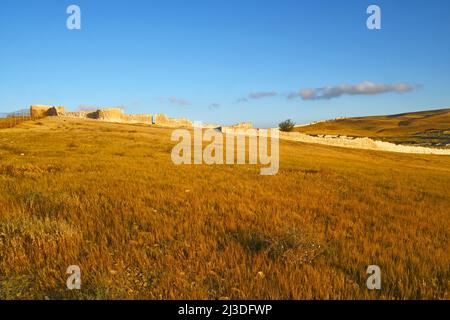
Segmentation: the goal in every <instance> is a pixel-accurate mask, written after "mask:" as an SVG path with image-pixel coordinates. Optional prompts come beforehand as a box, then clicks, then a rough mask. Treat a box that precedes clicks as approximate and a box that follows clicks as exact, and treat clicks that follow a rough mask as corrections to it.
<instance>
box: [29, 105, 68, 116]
mask: <svg viewBox="0 0 450 320" xmlns="http://www.w3.org/2000/svg"><path fill="white" fill-rule="evenodd" d="M60 113H64V107H62V106H56V107H54V106H46V105H40V104H35V105H32V106H31V107H30V115H31V117H32V118H35V119H36V118H43V117H48V116H58V115H59V114H60Z"/></svg>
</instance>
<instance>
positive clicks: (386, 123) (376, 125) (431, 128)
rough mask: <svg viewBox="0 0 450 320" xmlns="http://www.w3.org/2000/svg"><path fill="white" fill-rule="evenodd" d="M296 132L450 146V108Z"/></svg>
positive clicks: (338, 122)
mask: <svg viewBox="0 0 450 320" xmlns="http://www.w3.org/2000/svg"><path fill="white" fill-rule="evenodd" d="M295 131H299V132H303V133H306V134H312V135H318V134H328V135H336V134H337V135H347V136H354V137H371V138H374V139H377V140H384V141H389V142H394V143H405V144H418V143H430V142H431V143H433V144H436V143H439V142H441V143H443V144H447V143H450V109H439V110H428V111H420V112H409V113H403V114H394V115H387V116H369V117H355V118H344V119H338V120H332V121H327V122H319V123H316V124H312V125H308V126H302V127H297V128H295Z"/></svg>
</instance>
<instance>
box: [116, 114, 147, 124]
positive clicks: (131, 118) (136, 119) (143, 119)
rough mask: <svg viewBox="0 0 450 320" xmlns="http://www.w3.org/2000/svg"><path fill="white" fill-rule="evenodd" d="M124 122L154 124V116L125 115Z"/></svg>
mask: <svg viewBox="0 0 450 320" xmlns="http://www.w3.org/2000/svg"><path fill="white" fill-rule="evenodd" d="M122 120H123V121H126V122H131V123H147V124H152V122H153V115H151V114H124V115H123V116H122Z"/></svg>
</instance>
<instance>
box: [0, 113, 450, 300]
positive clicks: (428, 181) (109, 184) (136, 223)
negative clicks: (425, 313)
mask: <svg viewBox="0 0 450 320" xmlns="http://www.w3.org/2000/svg"><path fill="white" fill-rule="evenodd" d="M40 123H41V124H40V125H39V124H38V123H37V122H27V123H24V124H21V125H19V126H17V127H16V128H13V129H5V130H0V190H1V192H0V299H18V298H20V299H36V298H37V299H42V298H44V297H46V296H47V297H49V298H51V299H56V298H89V299H92V298H96V299H103V298H132V299H144V298H150V299H191V298H199V299H216V298H225V297H228V298H232V299H241V298H247V299H249V298H252V299H266V298H272V299H330V298H333V299H344V298H350V299H353V298H362V299H433V298H438V299H449V298H450V296H449V279H450V271H449V269H450V268H449V265H450V263H449V262H450V250H449V249H450V247H449V237H450V219H449V214H450V197H449V190H450V157H445V156H426V155H407V154H393V153H384V152H375V151H373V152H372V151H363V150H350V149H340V148H333V147H328V146H319V145H308V144H302V143H296V142H288V141H282V142H281V146H280V154H281V162H280V171H279V173H278V174H277V175H276V176H261V175H259V168H258V167H257V166H251V165H240V166H237V165H236V166H230V165H223V166H207V165H197V166H194V165H192V166H187V165H186V166H175V165H173V164H172V162H171V160H170V152H171V149H172V146H173V145H174V143H173V142H170V140H169V139H170V133H171V130H169V129H163V128H150V127H145V126H139V125H128V124H111V123H100V122H95V121H80V120H67V119H66V120H62V119H50V118H49V119H43V120H40ZM71 264H77V265H79V266H80V267H81V270H82V290H80V291H69V290H67V289H66V287H65V282H66V279H67V275H66V274H65V271H66V268H67V267H68V266H69V265H71ZM370 264H377V265H379V266H380V267H381V270H382V286H383V287H382V290H381V291H377V292H374V291H369V290H367V289H366V286H365V282H366V278H367V275H366V274H365V271H366V268H367V266H368V265H370Z"/></svg>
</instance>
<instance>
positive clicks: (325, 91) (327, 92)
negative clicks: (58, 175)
mask: <svg viewBox="0 0 450 320" xmlns="http://www.w3.org/2000/svg"><path fill="white" fill-rule="evenodd" d="M418 88H419V87H418V86H414V85H410V84H408V83H393V84H383V83H381V84H376V83H373V82H371V81H363V82H361V83H359V84H356V85H348V84H342V85H338V86H328V87H322V88H308V89H302V90H300V91H298V92H293V93H290V94H288V96H287V97H288V99H293V98H297V97H299V98H302V99H303V100H322V99H332V98H337V97H340V96H342V95H346V94H347V95H352V96H354V95H375V94H381V93H387V92H397V93H405V92H410V91H413V90H415V89H418Z"/></svg>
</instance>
